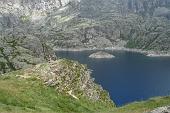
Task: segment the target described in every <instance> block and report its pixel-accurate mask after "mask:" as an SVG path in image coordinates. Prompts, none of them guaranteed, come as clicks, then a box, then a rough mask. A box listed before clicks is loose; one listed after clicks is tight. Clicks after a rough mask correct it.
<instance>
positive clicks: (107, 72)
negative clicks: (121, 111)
mask: <svg viewBox="0 0 170 113" xmlns="http://www.w3.org/2000/svg"><path fill="white" fill-rule="evenodd" d="M93 52H94V51H83V52H66V51H61V52H57V56H59V57H61V58H68V59H73V60H77V61H79V62H80V63H83V64H87V65H88V67H89V68H90V69H92V70H93V73H92V77H93V78H95V82H96V83H98V84H100V85H102V87H103V88H104V89H105V90H107V91H108V92H109V94H110V96H111V99H112V100H113V101H114V102H115V103H116V104H117V106H122V105H124V104H127V103H130V102H134V101H141V100H146V99H148V98H151V97H155V96H167V95H170V57H169V58H168V57H167V58H165V57H164V58H163V57H162V58H151V57H147V56H144V55H142V54H140V53H134V52H125V51H108V52H109V53H111V54H113V55H115V56H116V58H114V59H91V58H88V56H89V55H90V54H91V53H93Z"/></svg>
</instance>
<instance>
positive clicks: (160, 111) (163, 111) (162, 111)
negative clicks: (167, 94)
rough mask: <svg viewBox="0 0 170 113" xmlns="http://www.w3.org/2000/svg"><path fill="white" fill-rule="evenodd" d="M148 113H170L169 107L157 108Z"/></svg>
mask: <svg viewBox="0 0 170 113" xmlns="http://www.w3.org/2000/svg"><path fill="white" fill-rule="evenodd" d="M149 113H170V107H169V106H166V107H160V108H157V109H155V110H153V111H151V112H149Z"/></svg>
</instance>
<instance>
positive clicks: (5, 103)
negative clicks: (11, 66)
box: [0, 71, 170, 113]
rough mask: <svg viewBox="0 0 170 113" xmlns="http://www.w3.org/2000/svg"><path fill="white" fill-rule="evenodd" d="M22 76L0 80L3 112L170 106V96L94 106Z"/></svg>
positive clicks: (138, 111) (121, 112)
mask: <svg viewBox="0 0 170 113" xmlns="http://www.w3.org/2000/svg"><path fill="white" fill-rule="evenodd" d="M21 73H22V71H18V72H12V73H9V74H7V75H6V76H1V77H0V113H25V112H29V113H34V112H35V113H93V112H95V113H143V112H146V111H150V110H152V109H154V108H157V107H160V106H166V105H170V97H159V98H154V99H150V100H148V101H144V102H136V103H132V104H129V105H126V106H123V107H121V108H111V107H109V106H107V105H105V104H103V103H94V102H91V101H89V100H88V99H84V98H82V99H80V100H75V99H73V98H72V97H70V96H68V95H64V94H59V93H57V91H55V90H54V88H52V87H46V86H45V85H43V83H42V82H41V81H39V80H37V79H35V78H29V79H23V78H17V77H16V76H15V75H18V74H21ZM99 111H100V112H99Z"/></svg>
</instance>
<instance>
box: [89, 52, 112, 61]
mask: <svg viewBox="0 0 170 113" xmlns="http://www.w3.org/2000/svg"><path fill="white" fill-rule="evenodd" d="M89 57H90V58H96V59H101V58H107V59H110V58H114V57H115V56H114V55H112V54H109V53H107V52H104V51H99V52H96V53H93V54H91V55H90V56H89Z"/></svg>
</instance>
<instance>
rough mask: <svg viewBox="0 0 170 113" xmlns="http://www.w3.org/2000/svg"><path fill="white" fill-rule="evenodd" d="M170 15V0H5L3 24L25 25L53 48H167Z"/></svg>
mask: <svg viewBox="0 0 170 113" xmlns="http://www.w3.org/2000/svg"><path fill="white" fill-rule="evenodd" d="M169 19H170V1H169V0H53V1H48V0H39V1H25V0H17V1H3V0H1V19H0V20H1V24H0V26H2V27H0V28H1V32H2V33H4V31H5V30H6V29H14V28H21V29H22V32H24V34H29V35H32V36H35V37H38V36H39V37H43V39H45V40H46V41H48V43H49V44H50V45H51V46H52V47H54V48H105V47H117V46H119V47H130V48H140V49H149V50H158V51H162V50H163V51H169V48H170V45H169V29H170V27H169V26H170V25H169V24H170V22H169ZM20 32H21V31H20Z"/></svg>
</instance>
